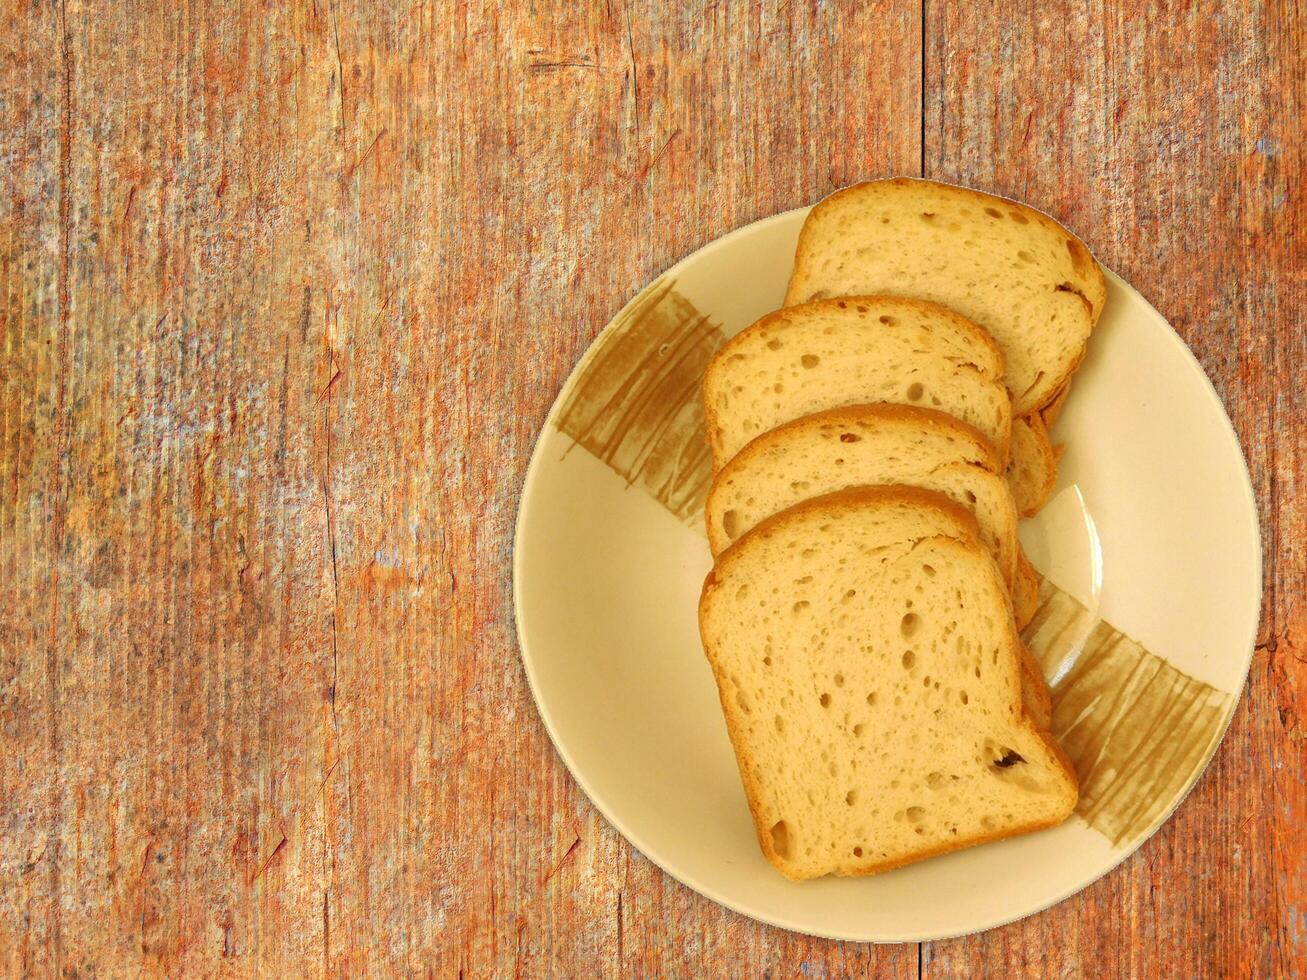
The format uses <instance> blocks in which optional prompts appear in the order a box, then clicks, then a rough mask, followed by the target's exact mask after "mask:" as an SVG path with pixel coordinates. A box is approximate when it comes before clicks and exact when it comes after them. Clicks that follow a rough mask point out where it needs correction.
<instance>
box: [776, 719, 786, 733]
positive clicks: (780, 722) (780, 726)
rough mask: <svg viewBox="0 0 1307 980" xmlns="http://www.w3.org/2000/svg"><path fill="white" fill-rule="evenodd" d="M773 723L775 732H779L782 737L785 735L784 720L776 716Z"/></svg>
mask: <svg viewBox="0 0 1307 980" xmlns="http://www.w3.org/2000/svg"><path fill="white" fill-rule="evenodd" d="M775 722H776V731H778V732H780V733H781V734H782V735H783V734H785V719H784V718H782V717H781V716H780V715H777V716H776V718H775Z"/></svg>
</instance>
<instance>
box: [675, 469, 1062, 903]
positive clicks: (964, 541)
mask: <svg viewBox="0 0 1307 980" xmlns="http://www.w3.org/2000/svg"><path fill="white" fill-rule="evenodd" d="M894 503H903V504H909V505H913V506H922V507H931V508H935V509H936V510H938V511H941V512H943V513H944V514H945V515H946V516H947V517H949V518H950V519H951V522H952V523H955V524H956V525H957V529H958V530H959V531H960V532H962V533H961V534H960V535H959V536H958V537H954V538H948V537H942V536H939V535H933V536H931V539H932V540H939V541H943V542H948V543H950V544H951V545H952V546H955V547H957V548H960V549H963V550H965V551H968V552H970V553H972V554H975V555H979V556H981V557H982V558H983V559H984V560H983V562H982V567H985V568H987V569H988V570H989V574H992V575H993V576H994V578H995V584H996V585H997V586H999V587H998V589H997V594H999V595H1001V596H1006V590H1005V589H1004V588H1003V587H1002V577H1001V575H1000V574H999V571H998V567H997V565H995V564H994V562H993V559H992V558H990V557H989V554H988V552H987V551H986V549H985V547H984V545H983V544H982V543H981V542H980V539H979V529H978V527H977V525H976V521H975V518H974V517H973V516H972V515H971V513H970V512H969V511H967V510H966V509H965V508H963V507H961V506H960V505H958V504H955V503H954V502H953V501H951V500H949V499H948V498H947V497H945V496H943V495H942V494H938V493H935V492H934V491H931V490H923V489H921V488H918V487H856V488H851V489H848V490H840V491H836V492H835V493H831V494H826V495H824V496H821V497H816V498H813V499H812V500H807V501H804V502H802V503H799V504H796V505H795V506H793V507H790V508H788V509H787V510H784V511H781V512H780V513H779V514H775V515H773V516H772V517H769V518H767V519H766V520H764V521H762V522H761V523H759V524H758V525H757V527H755V528H753V529H752V530H751V531H749V532H748V533H747V534H745V535H744V536H742V537H741V538H740V539H739V540H738V541H736V542H735V543H734V544H732V545H731V546H730V547H729V548H727V549H726V550H725V551H724V552H722V554H721V556H720V557H719V559H718V562H717V565H716V566H715V567H714V569H713V570H712V571H711V572H709V573H708V576H707V578H706V579H705V580H704V585H703V590H702V592H701V593H700V600H699V632H700V636H701V638H702V640H703V646H704V653H705V655H706V657H707V659H708V663H709V665H710V666H711V668H712V671H713V676H714V678H715V680H716V683H717V694H718V700H719V702H720V704H721V707H722V714H723V717H724V718H725V720H726V728H727V732H728V733H729V735H730V738H731V744H732V746H733V747H734V748H735V757H736V762H737V764H738V767H739V770H740V778H741V781H742V782H743V783H744V788H745V797H746V799H747V801H748V805H749V810H750V813H751V815H752V818H753V824H754V832H755V834H756V836H757V838H758V846H759V848H760V849H761V850H762V852H763V854H764V856H765V857H766V858H767V860H768V861H769V862H771V864H772V866H773V867H775V868H776V869H777V870H778V871H779V872H780V873H781V874H782V875H784V876H785V877H787V878H790V879H791V880H794V881H801V880H807V879H809V878H812V877H819V876H818V875H800V874H795V873H793V870H792V868H791V867H790V865H789V862H788V861H787V860H786V859H785V858H783V857H782V856H781V855H780V854H779V853H777V851H776V849H775V846H774V842H773V840H772V834H771V828H770V827H768V826H767V820H768V819H769V817H768V815H766V814H764V813H762V812H761V810H760V807H759V803H758V801H759V799H760V798H761V796H762V793H761V785H760V780H759V777H758V772H757V770H756V768H755V766H754V765H753V762H752V759H750V758H749V757H748V755H747V753H743V752H741V751H740V747H741V746H743V745H744V744H745V743H744V740H743V731H742V724H741V722H740V719H739V717H738V715H737V713H736V706H735V705H734V704H733V703H732V699H731V698H729V697H728V694H727V690H728V687H727V683H726V681H727V678H726V676H725V674H724V672H723V670H722V667H721V664H720V663H719V661H718V658H717V656H716V651H715V649H714V646H713V643H712V641H711V639H710V637H709V634H708V631H707V629H706V622H705V620H706V618H707V617H706V614H707V610H708V608H709V604H710V602H711V600H712V594H713V592H714V591H715V590H716V588H717V586H718V581H719V580H718V575H719V573H720V572H722V571H723V570H724V569H727V568H728V567H729V566H730V564H732V563H733V561H734V560H735V559H736V556H738V555H740V554H743V553H744V551H745V550H746V549H747V548H749V547H751V546H752V542H753V541H755V540H758V539H759V538H761V537H765V536H767V535H770V534H771V533H773V532H774V531H776V530H777V529H778V528H781V527H783V526H784V525H785V524H787V523H789V522H791V521H793V520H795V519H796V518H797V517H800V516H802V515H804V514H805V513H807V512H809V511H812V510H820V509H830V510H836V509H839V508H841V507H859V506H876V505H884V504H894ZM923 540H924V539H923ZM1007 622H1008V624H1009V629H1008V631H1007V636H1008V643H1007V655H1008V664H1009V668H1010V670H1011V671H1012V674H1011V676H1012V679H1013V681H1014V684H1013V688H1012V689H1013V691H1014V692H1016V696H1015V698H1014V703H1013V704H1012V706H1011V710H1012V724H1013V726H1014V727H1016V728H1021V729H1023V730H1025V731H1026V732H1027V733H1028V734H1029V735H1031V736H1033V737H1035V738H1037V739H1039V741H1040V742H1041V743H1042V744H1043V745H1044V746H1045V747H1046V748H1047V749H1048V751H1049V754H1050V755H1051V757H1052V758H1053V759H1054V760H1055V761H1056V762H1057V763H1058V764H1059V765H1060V766H1061V768H1062V769H1063V773H1064V775H1065V777H1066V779H1067V781H1068V782H1069V784H1070V786H1071V789H1072V792H1071V794H1070V795H1069V797H1068V801H1067V805H1066V807H1065V808H1064V810H1063V811H1059V812H1057V813H1055V814H1054V815H1053V816H1051V817H1050V818H1049V819H1047V820H1039V821H1034V822H1033V823H1030V824H1024V825H1020V826H1015V827H1008V828H1004V829H1001V830H998V831H996V832H994V833H992V834H979V835H973V836H969V837H964V838H959V839H957V840H950V841H946V842H944V843H943V844H941V845H940V846H938V847H934V848H928V849H926V850H923V851H920V852H917V853H914V854H911V855H907V856H904V857H903V858H901V859H900V858H894V859H890V860H888V861H867V862H845V863H842V864H840V865H838V866H836V867H835V868H833V869H832V870H831V871H829V872H826V873H827V874H834V875H837V876H841V877H849V876H861V875H869V874H876V873H879V872H881V871H889V870H891V869H893V868H898V867H903V866H904V865H908V864H914V863H916V862H917V861H923V860H926V859H927V858H931V857H937V856H939V855H941V854H947V853H950V852H952V851H956V850H961V849H962V848H966V847H971V846H974V845H977V844H985V843H989V842H991V841H997V840H1003V839H1005V838H1007V837H1015V836H1018V835H1020V834H1025V833H1032V832H1034V831H1036V830H1043V829H1046V828H1048V827H1053V826H1056V825H1058V824H1060V823H1061V822H1062V821H1064V820H1065V819H1066V818H1067V817H1068V816H1070V814H1071V813H1072V812H1073V811H1074V809H1075V805H1076V802H1077V800H1078V795H1079V780H1078V778H1077V775H1076V771H1075V768H1074V766H1072V764H1071V761H1070V759H1069V758H1068V757H1067V755H1066V753H1065V752H1063V751H1062V748H1061V746H1060V745H1058V744H1057V742H1056V740H1054V738H1053V737H1052V735H1051V734H1050V733H1049V732H1048V731H1047V730H1046V729H1043V728H1041V726H1039V725H1038V724H1037V723H1036V722H1035V720H1034V719H1033V718H1032V717H1031V715H1030V712H1029V710H1028V709H1027V707H1026V706H1025V705H1023V703H1022V699H1021V695H1020V690H1021V674H1022V671H1023V666H1022V651H1023V650H1024V646H1023V644H1022V643H1021V640H1020V638H1019V636H1018V635H1017V631H1016V627H1015V624H1014V623H1013V622H1012V618H1011V615H1010V607H1009V615H1008V617H1007Z"/></svg>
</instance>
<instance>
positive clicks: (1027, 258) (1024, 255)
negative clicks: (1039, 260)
mask: <svg viewBox="0 0 1307 980" xmlns="http://www.w3.org/2000/svg"><path fill="white" fill-rule="evenodd" d="M1017 258H1019V259H1020V260H1021V261H1022V262H1033V261H1035V257H1034V256H1033V255H1031V254H1030V253H1029V252H1027V251H1026V250H1025V249H1024V248H1023V249H1022V250H1021V251H1019V252H1017Z"/></svg>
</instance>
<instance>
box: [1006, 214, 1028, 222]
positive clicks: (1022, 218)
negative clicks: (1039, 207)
mask: <svg viewBox="0 0 1307 980" xmlns="http://www.w3.org/2000/svg"><path fill="white" fill-rule="evenodd" d="M1007 216H1008V217H1009V218H1011V219H1012V220H1013V221H1015V222H1016V223H1017V224H1019V225H1028V224H1030V219H1029V218H1027V217H1026V216H1025V215H1024V214H1022V213H1021V212H1020V211H1009V212H1008V213H1007Z"/></svg>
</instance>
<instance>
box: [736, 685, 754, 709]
mask: <svg viewBox="0 0 1307 980" xmlns="http://www.w3.org/2000/svg"><path fill="white" fill-rule="evenodd" d="M735 703H736V704H738V705H739V706H740V710H741V711H743V712H744V713H745V714H746V715H748V714H752V713H753V712H752V711H751V710H750V708H749V699H748V698H747V697H745V695H744V692H743V691H736V692H735Z"/></svg>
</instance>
